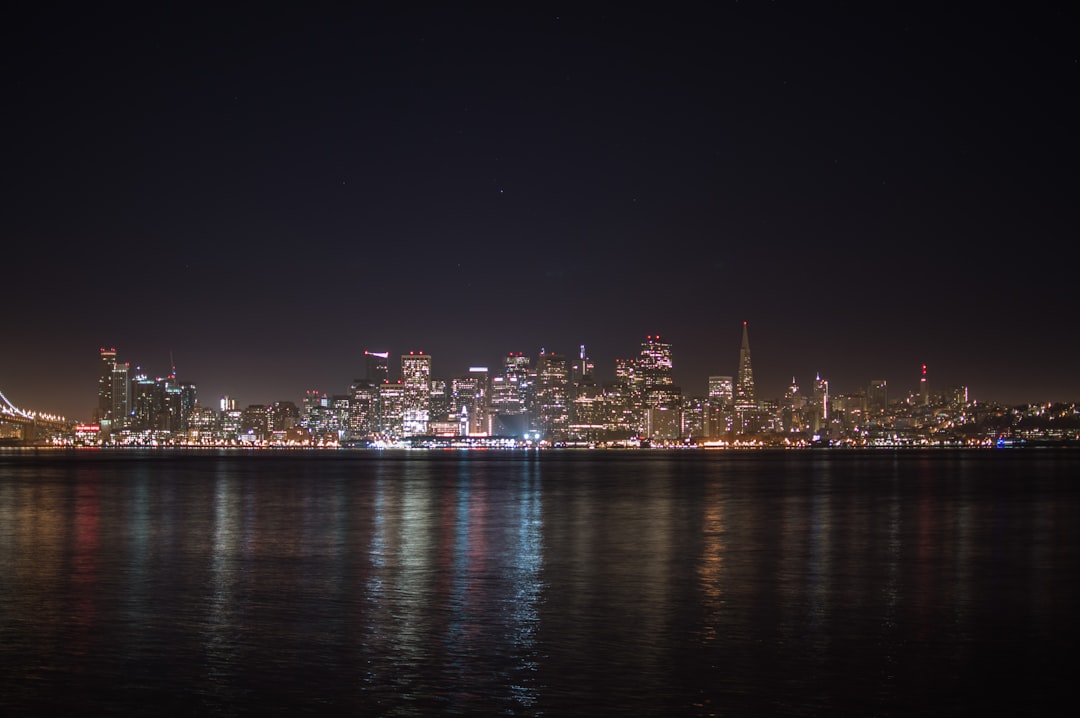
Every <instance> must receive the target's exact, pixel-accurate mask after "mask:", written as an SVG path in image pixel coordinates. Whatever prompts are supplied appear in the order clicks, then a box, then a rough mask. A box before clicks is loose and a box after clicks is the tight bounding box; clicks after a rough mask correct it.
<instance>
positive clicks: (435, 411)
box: [428, 379, 450, 421]
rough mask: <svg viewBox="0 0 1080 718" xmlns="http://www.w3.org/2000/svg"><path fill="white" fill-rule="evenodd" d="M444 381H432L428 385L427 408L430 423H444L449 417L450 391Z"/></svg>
mask: <svg viewBox="0 0 1080 718" xmlns="http://www.w3.org/2000/svg"><path fill="white" fill-rule="evenodd" d="M449 388H450V387H449V385H448V384H447V381H446V380H445V379H432V380H431V382H430V383H429V384H428V396H429V397H430V398H429V399H428V407H429V410H430V412H431V421H446V420H447V419H448V417H449V415H450V391H449Z"/></svg>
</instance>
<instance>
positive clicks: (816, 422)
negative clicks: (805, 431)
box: [810, 373, 829, 431]
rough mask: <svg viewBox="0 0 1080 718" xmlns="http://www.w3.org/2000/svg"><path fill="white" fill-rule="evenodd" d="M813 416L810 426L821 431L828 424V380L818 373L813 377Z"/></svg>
mask: <svg viewBox="0 0 1080 718" xmlns="http://www.w3.org/2000/svg"><path fill="white" fill-rule="evenodd" d="M811 404H812V405H813V412H814V416H813V419H812V420H811V426H810V428H811V429H813V430H814V431H821V430H822V429H824V428H826V427H827V426H828V424H829V382H828V381H827V380H825V379H822V378H821V374H820V373H818V374H817V375H816V376H815V377H814V395H813V399H812V400H811Z"/></svg>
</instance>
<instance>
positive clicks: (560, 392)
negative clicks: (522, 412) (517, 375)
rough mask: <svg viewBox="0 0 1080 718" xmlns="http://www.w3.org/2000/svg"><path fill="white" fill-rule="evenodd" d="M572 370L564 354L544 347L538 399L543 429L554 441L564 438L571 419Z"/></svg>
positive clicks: (538, 370)
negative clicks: (569, 400) (546, 349)
mask: <svg viewBox="0 0 1080 718" xmlns="http://www.w3.org/2000/svg"><path fill="white" fill-rule="evenodd" d="M569 383H570V372H569V371H568V369H567V366H566V357H565V356H563V355H562V354H556V353H554V352H548V351H544V350H542V349H541V350H540V357H539V358H538V359H537V363H536V385H537V386H536V402H537V413H538V417H537V419H538V422H537V423H538V425H539V429H540V433H541V434H542V435H543V436H544V438H546V439H548V440H550V441H564V440H565V439H566V435H567V428H568V426H569V423H570V417H569V411H568V406H567V403H568V396H567V385H568V384H569Z"/></svg>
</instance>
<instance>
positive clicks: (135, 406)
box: [130, 374, 165, 431]
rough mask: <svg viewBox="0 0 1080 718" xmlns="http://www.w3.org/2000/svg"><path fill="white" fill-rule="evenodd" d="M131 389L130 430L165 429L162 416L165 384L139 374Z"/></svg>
mask: <svg viewBox="0 0 1080 718" xmlns="http://www.w3.org/2000/svg"><path fill="white" fill-rule="evenodd" d="M131 388H132V391H131V393H132V399H131V408H132V410H131V427H130V428H132V429H134V430H136V431H151V430H154V429H161V428H163V427H162V426H161V416H162V412H163V411H164V407H165V386H164V383H162V382H159V381H155V380H153V379H150V378H149V377H147V376H146V375H145V374H138V375H136V376H135V381H134V382H133V384H132V387H131Z"/></svg>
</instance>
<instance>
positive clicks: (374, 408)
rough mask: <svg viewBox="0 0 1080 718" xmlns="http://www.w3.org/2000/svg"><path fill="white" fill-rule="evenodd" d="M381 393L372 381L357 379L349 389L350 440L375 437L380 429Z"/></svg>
mask: <svg viewBox="0 0 1080 718" xmlns="http://www.w3.org/2000/svg"><path fill="white" fill-rule="evenodd" d="M378 408H379V392H378V388H377V387H376V385H375V383H374V382H373V381H372V380H371V379H357V380H356V381H354V382H353V383H352V385H351V386H350V387H349V431H348V436H349V438H350V439H353V440H359V439H363V438H365V437H369V436H371V435H373V434H374V433H375V432H376V430H377V428H378Z"/></svg>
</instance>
